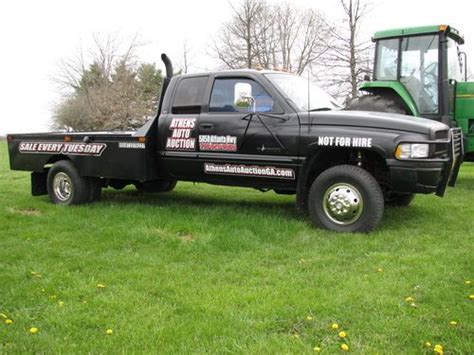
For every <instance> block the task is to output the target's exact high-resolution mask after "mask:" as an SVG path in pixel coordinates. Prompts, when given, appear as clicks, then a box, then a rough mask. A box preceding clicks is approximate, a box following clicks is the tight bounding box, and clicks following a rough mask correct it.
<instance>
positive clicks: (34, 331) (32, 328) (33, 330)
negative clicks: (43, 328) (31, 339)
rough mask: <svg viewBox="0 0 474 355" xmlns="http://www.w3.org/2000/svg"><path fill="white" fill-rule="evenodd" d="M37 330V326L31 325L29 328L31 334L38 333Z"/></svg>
mask: <svg viewBox="0 0 474 355" xmlns="http://www.w3.org/2000/svg"><path fill="white" fill-rule="evenodd" d="M38 332H39V329H38V328H36V327H31V328H30V333H31V334H36V333H38Z"/></svg>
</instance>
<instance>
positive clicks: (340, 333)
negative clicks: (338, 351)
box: [339, 331, 347, 339]
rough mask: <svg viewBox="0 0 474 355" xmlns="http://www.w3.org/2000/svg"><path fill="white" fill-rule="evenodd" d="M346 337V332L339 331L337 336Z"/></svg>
mask: <svg viewBox="0 0 474 355" xmlns="http://www.w3.org/2000/svg"><path fill="white" fill-rule="evenodd" d="M346 337H347V333H346V332H344V331H342V332H339V338H341V339H344V338H346Z"/></svg>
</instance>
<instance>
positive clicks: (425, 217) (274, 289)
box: [0, 142, 474, 354]
mask: <svg viewBox="0 0 474 355" xmlns="http://www.w3.org/2000/svg"><path fill="white" fill-rule="evenodd" d="M6 154H7V150H6V144H5V142H0V206H1V207H0V226H1V229H0V233H1V234H0V313H1V314H0V322H1V324H0V353H24V352H29V353H86V352H92V353H111V354H116V353H124V352H134V353H135V352H136V353H151V352H153V353H242V354H243V353H252V354H257V353H258V354H260V353H266V354H275V353H295V354H296V353H314V352H315V349H314V348H315V347H318V348H320V349H321V352H323V353H337V352H341V351H342V350H341V345H342V344H347V345H348V347H349V351H351V352H355V353H393V354H400V353H418V354H419V353H433V351H434V346H435V345H436V344H440V345H442V346H443V349H444V353H446V354H448V353H450V354H453V353H454V354H457V353H465V354H467V353H473V352H474V341H473V339H474V300H471V299H470V297H469V296H470V295H473V294H474V268H473V237H474V216H473V215H474V207H473V205H474V165H473V164H464V166H463V168H462V170H461V173H460V177H459V180H458V186H457V187H456V188H449V189H448V192H447V195H446V196H445V198H438V197H436V196H433V195H429V196H422V195H419V196H417V197H416V199H415V201H414V203H413V204H412V205H411V206H410V207H408V208H390V209H386V210H385V215H384V218H383V221H382V224H381V225H380V227H379V228H378V229H377V230H376V231H375V232H374V233H372V234H369V235H362V234H355V235H349V234H335V233H332V232H327V231H322V230H317V229H314V228H313V227H312V225H311V224H310V223H309V221H308V220H307V219H304V218H301V217H298V216H297V215H296V213H295V208H294V197H292V196H279V195H276V194H274V193H273V192H268V193H265V194H262V193H261V192H258V191H255V190H251V189H240V188H226V187H215V186H210V185H205V184H191V183H179V184H178V187H177V188H176V190H175V191H173V192H171V193H169V194H166V195H139V194H137V192H135V190H134V189H131V188H130V189H126V190H124V191H115V190H111V189H107V190H105V191H104V193H103V199H102V201H101V202H99V203H95V204H92V205H86V206H79V207H65V208H64V207H58V206H55V205H52V204H51V203H49V200H48V197H47V196H41V197H33V196H31V195H30V185H29V174H28V173H24V172H12V171H10V170H9V166H8V157H7V155H6ZM471 280H472V281H473V282H472V284H471V283H470V281H471ZM9 320H11V321H9ZM452 321H454V322H456V324H450V322H452ZM8 323H10V324H8ZM333 323H337V324H338V326H339V329H337V330H335V329H332V327H331V325H332V324H333ZM32 327H34V328H37V330H38V331H37V332H36V333H32V332H31V331H30V330H31V328H32ZM108 329H110V330H111V331H112V334H107V330H108ZM340 331H345V332H346V334H347V336H346V338H344V339H341V338H340V337H339V335H338V333H339V332H340ZM427 342H429V343H431V347H430V346H427V344H426V343H427ZM316 350H318V349H316Z"/></svg>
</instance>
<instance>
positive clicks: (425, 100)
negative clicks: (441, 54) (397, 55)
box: [400, 35, 438, 114]
mask: <svg viewBox="0 0 474 355" xmlns="http://www.w3.org/2000/svg"><path fill="white" fill-rule="evenodd" d="M401 65H402V67H401V77H400V82H401V83H402V84H403V85H404V86H405V87H406V89H407V90H408V92H409V93H410V95H411V97H412V98H413V100H414V101H415V103H416V105H417V107H418V110H419V112H420V114H436V113H438V35H429V36H417V37H406V38H403V40H402V62H401Z"/></svg>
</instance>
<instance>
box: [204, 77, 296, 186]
mask: <svg viewBox="0 0 474 355" xmlns="http://www.w3.org/2000/svg"><path fill="white" fill-rule="evenodd" d="M207 96H208V100H207V102H206V104H207V105H206V106H204V105H203V110H202V112H201V115H200V118H199V125H198V133H199V135H198V143H197V144H198V147H199V161H200V163H201V169H202V174H203V179H204V180H211V181H217V182H220V183H229V184H236V185H255V184H256V185H261V186H268V187H271V186H281V185H285V186H287V185H288V184H292V183H293V182H294V181H295V178H296V176H295V175H296V171H297V169H296V160H297V154H298V152H297V147H298V144H297V142H298V138H299V124H298V119H297V116H296V115H290V114H288V113H285V112H284V110H283V109H282V107H283V105H280V104H279V102H278V99H277V98H276V97H275V95H272V92H271V90H267V89H265V88H264V86H263V85H262V84H260V83H259V82H257V80H256V79H252V78H251V77H235V76H234V77H227V76H225V77H216V78H214V80H213V83H212V85H211V86H210V87H209V88H208V95H207Z"/></svg>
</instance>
